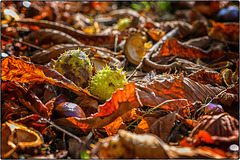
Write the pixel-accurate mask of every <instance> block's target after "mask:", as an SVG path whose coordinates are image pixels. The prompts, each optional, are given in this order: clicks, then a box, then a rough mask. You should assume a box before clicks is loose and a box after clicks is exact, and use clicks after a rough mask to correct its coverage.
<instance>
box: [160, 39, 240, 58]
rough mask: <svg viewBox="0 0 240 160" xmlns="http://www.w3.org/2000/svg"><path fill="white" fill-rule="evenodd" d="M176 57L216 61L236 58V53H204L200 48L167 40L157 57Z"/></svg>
mask: <svg viewBox="0 0 240 160" xmlns="http://www.w3.org/2000/svg"><path fill="white" fill-rule="evenodd" d="M169 55H178V56H180V57H183V58H200V59H201V58H206V59H217V58H220V57H223V56H228V57H233V58H237V57H238V53H233V52H229V53H225V52H223V51H222V50H210V51H204V50H201V49H200V48H197V47H193V46H189V45H186V44H183V43H181V42H179V41H178V40H177V39H169V40H167V41H166V42H165V43H164V44H163V46H162V49H161V50H160V52H159V54H158V57H160V56H169Z"/></svg>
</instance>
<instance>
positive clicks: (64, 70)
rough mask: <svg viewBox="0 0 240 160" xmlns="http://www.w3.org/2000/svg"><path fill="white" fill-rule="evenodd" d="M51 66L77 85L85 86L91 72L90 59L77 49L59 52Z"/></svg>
mask: <svg viewBox="0 0 240 160" xmlns="http://www.w3.org/2000/svg"><path fill="white" fill-rule="evenodd" d="M53 67H54V69H55V70H57V71H58V72H59V73H61V74H62V75H64V76H65V77H67V78H68V79H70V80H72V81H73V82H74V83H75V84H77V85H78V86H79V87H86V86H87V84H88V80H89V78H90V76H91V74H92V65H91V63H90V59H89V58H88V56H87V55H86V54H85V53H84V52H83V51H81V50H79V49H78V50H69V51H66V52H65V53H63V54H61V56H59V57H58V59H57V60H56V63H55V65H54V66H53Z"/></svg>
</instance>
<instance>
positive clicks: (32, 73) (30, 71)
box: [1, 56, 93, 97]
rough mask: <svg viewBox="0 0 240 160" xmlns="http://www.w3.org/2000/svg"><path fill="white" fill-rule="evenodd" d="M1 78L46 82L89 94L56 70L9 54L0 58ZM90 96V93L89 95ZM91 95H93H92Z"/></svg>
mask: <svg viewBox="0 0 240 160" xmlns="http://www.w3.org/2000/svg"><path fill="white" fill-rule="evenodd" d="M1 76H2V77H1V78H2V80H11V81H15V82H19V83H47V84H53V85H56V86H58V87H63V88H66V89H69V90H71V91H73V92H74V93H76V94H77V95H79V96H84V95H85V94H86V95H89V93H86V92H84V91H83V89H82V88H81V87H78V86H76V85H75V84H74V83H73V82H72V81H70V80H68V79H66V78H65V77H64V76H62V75H61V74H60V73H58V72H57V71H55V70H53V69H50V68H47V67H45V66H42V65H35V64H33V63H31V62H26V61H24V60H22V59H20V58H17V57H12V56H9V57H7V58H4V59H1ZM90 96H91V95H90ZM92 97H93V96H92Z"/></svg>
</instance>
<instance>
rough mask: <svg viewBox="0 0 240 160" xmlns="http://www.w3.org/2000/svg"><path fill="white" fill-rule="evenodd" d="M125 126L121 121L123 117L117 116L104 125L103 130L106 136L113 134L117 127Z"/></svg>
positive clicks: (115, 132)
mask: <svg viewBox="0 0 240 160" xmlns="http://www.w3.org/2000/svg"><path fill="white" fill-rule="evenodd" d="M125 127H126V124H124V123H123V119H122V118H121V117H118V118H117V119H115V120H114V121H113V122H112V123H110V124H108V125H106V126H105V130H106V132H107V134H108V136H115V135H116V134H117V132H118V130H119V129H123V128H125Z"/></svg>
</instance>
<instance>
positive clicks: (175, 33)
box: [127, 27, 179, 80]
mask: <svg viewBox="0 0 240 160" xmlns="http://www.w3.org/2000/svg"><path fill="white" fill-rule="evenodd" d="M178 29H179V27H176V28H174V29H173V30H171V31H170V32H168V33H167V34H166V35H164V36H163V37H162V39H160V40H159V41H158V42H157V43H156V44H154V45H153V46H152V48H151V49H149V51H148V52H147V53H146V54H145V56H144V57H143V58H142V59H141V61H140V63H139V64H138V66H137V67H136V68H135V70H134V71H133V72H132V74H131V75H130V76H129V77H128V78H127V80H129V79H131V78H132V76H133V75H134V74H135V73H136V72H137V71H138V70H139V69H140V68H141V67H142V65H143V63H144V62H145V61H146V60H148V62H149V64H150V60H149V58H150V56H151V55H152V54H153V53H154V52H155V51H157V49H158V48H159V47H160V45H161V44H163V43H164V42H165V41H166V40H168V39H169V38H172V37H175V36H176V35H177V31H178ZM152 63H154V62H152ZM152 63H151V64H152ZM154 66H156V65H154ZM160 68H161V67H160ZM163 68H164V67H163Z"/></svg>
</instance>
